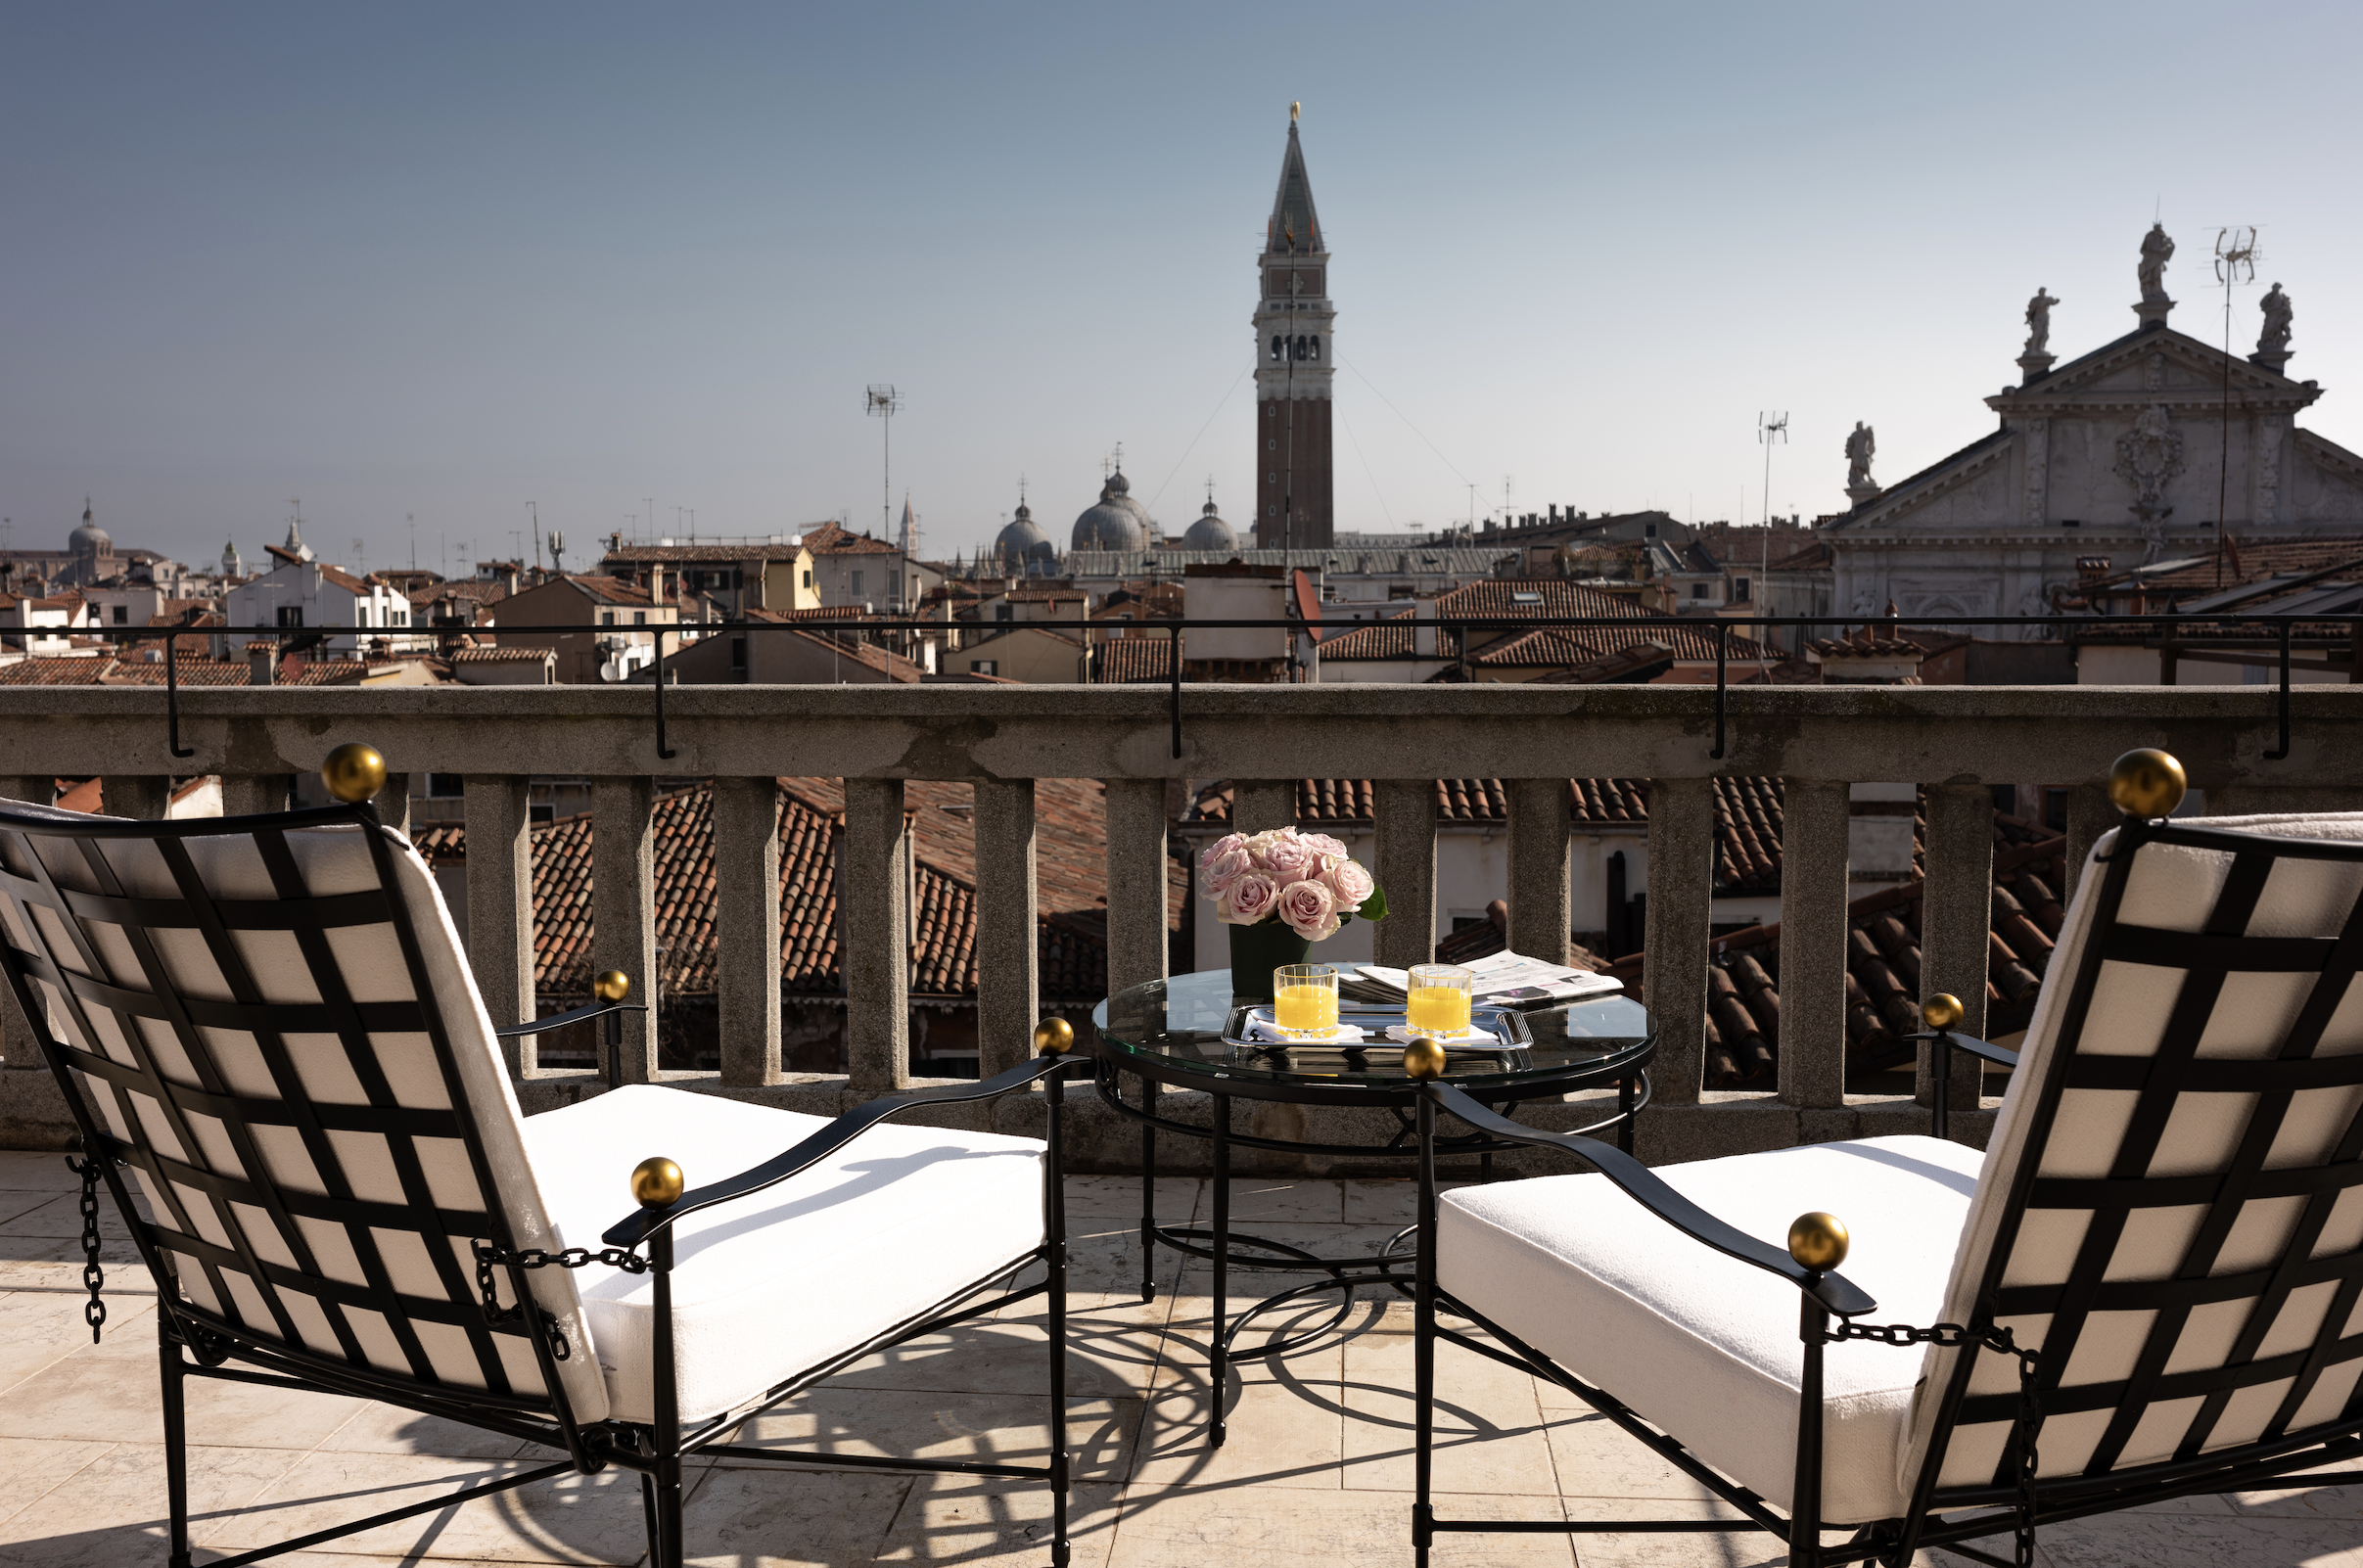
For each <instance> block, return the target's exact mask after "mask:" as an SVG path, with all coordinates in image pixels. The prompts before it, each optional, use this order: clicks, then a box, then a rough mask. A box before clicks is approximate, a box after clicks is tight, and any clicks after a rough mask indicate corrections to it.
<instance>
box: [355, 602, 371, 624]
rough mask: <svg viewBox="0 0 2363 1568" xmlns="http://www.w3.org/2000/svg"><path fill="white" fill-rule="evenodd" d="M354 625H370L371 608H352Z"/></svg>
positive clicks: (359, 605) (364, 606) (358, 606)
mask: <svg viewBox="0 0 2363 1568" xmlns="http://www.w3.org/2000/svg"><path fill="white" fill-rule="evenodd" d="M352 623H353V624H354V625H356V626H366V625H368V624H369V606H367V605H365V604H356V605H354V606H353V607H352Z"/></svg>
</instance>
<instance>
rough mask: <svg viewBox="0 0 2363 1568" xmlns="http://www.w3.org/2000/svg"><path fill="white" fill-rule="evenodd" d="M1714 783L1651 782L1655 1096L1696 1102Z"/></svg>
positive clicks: (1647, 950)
mask: <svg viewBox="0 0 2363 1568" xmlns="http://www.w3.org/2000/svg"><path fill="white" fill-rule="evenodd" d="M1714 878H1715V786H1714V781H1713V780H1711V779H1703V778H1661V779H1653V780H1651V781H1650V784H1649V903H1648V933H1647V938H1646V942H1645V946H1644V949H1643V950H1644V955H1645V956H1644V960H1643V981H1644V988H1645V1004H1646V1005H1647V1007H1648V1009H1649V1012H1650V1015H1651V1017H1652V1019H1653V1020H1654V1022H1655V1023H1656V1025H1657V1060H1656V1063H1655V1065H1653V1066H1652V1067H1651V1068H1650V1069H1649V1085H1650V1094H1651V1098H1652V1099H1653V1100H1654V1101H1655V1102H1656V1103H1658V1104H1661V1105H1694V1104H1696V1103H1697V1101H1698V1095H1699V1093H1700V1088H1701V1084H1703V1082H1704V1074H1705V1066H1706V967H1707V966H1706V957H1707V952H1706V945H1707V934H1708V928H1709V920H1710V916H1711V915H1712V913H1713V907H1714V904H1713V894H1714Z"/></svg>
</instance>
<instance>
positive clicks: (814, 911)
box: [417, 778, 1183, 1003]
mask: <svg viewBox="0 0 2363 1568" xmlns="http://www.w3.org/2000/svg"><path fill="white" fill-rule="evenodd" d="M844 800H845V792H844V787H843V784H842V782H841V781H839V780H836V779H814V778H797V779H782V780H781V781H780V792H779V813H780V814H779V822H780V957H781V975H782V986H783V988H784V990H785V991H786V992H789V993H798V992H802V993H806V994H814V993H820V994H842V992H843V991H844V977H843V973H842V968H841V963H842V954H841V951H840V945H839V942H840V939H839V935H838V928H837V887H838V876H837V867H836V858H835V857H836V844H837V835H836V832H835V829H836V826H837V824H838V823H839V822H840V821H841V820H842V816H843V812H844ZM904 801H905V806H906V807H907V808H908V809H909V810H910V811H911V813H912V835H913V840H914V848H915V850H916V859H917V862H918V879H917V880H918V907H917V915H918V919H917V922H916V924H917V931H918V936H917V941H916V942H915V943H914V945H913V947H912V953H911V977H910V990H911V994H912V995H914V996H940V997H973V996H974V995H975V994H976V829H975V823H974V821H973V820H972V815H973V813H972V810H971V807H973V806H974V792H973V791H972V790H971V789H970V788H969V786H967V785H965V784H949V783H940V782H935V781H929V780H912V781H911V782H910V783H909V784H907V785H906V786H905V793H904ZM1103 801H1104V790H1103V787H1102V786H1101V785H1099V784H1098V783H1096V782H1094V781H1091V780H1087V779H1043V780H1041V781H1040V782H1039V783H1038V785H1037V786H1036V795H1035V811H1036V818H1037V821H1038V823H1039V824H1040V826H1039V831H1038V839H1037V848H1036V872H1035V878H1036V888H1037V897H1038V900H1039V907H1040V909H1041V910H1042V915H1041V930H1040V939H1041V948H1040V950H1041V963H1042V994H1043V1001H1044V1002H1045V1003H1049V1002H1062V1003H1074V1002H1089V1001H1096V1000H1098V999H1099V997H1101V996H1103V995H1105V994H1106V992H1107V984H1106V982H1107V939H1106V930H1107V924H1106V906H1105V901H1104V900H1105V885H1106V860H1105V856H1106V845H1107V839H1106V811H1105V807H1104V805H1103ZM595 831H596V827H595V818H594V817H591V816H576V817H568V818H566V819H564V820H563V821H559V822H553V823H546V824H544V825H542V826H540V827H537V828H535V829H534V830H533V913H534V950H535V963H534V973H535V977H536V980H537V983H538V985H539V987H540V989H541V990H542V992H543V993H544V994H545V995H549V996H572V995H580V994H583V993H584V992H586V991H587V990H588V975H589V966H590V963H591V961H592V960H591V940H592V929H591V864H592V854H591V847H592V843H593V835H594V833H595ZM713 831H714V829H713V791H712V790H711V789H710V788H708V787H703V786H701V787H699V788H696V789H690V790H684V791H682V792H680V793H679V794H676V795H671V796H667V797H666V798H664V799H663V800H660V801H659V802H658V803H657V805H656V812H655V823H654V837H655V841H656V844H655V848H656V877H655V884H656V890H657V899H656V903H657V909H656V913H657V941H658V942H659V943H660V944H664V945H666V946H667V947H668V949H669V950H668V951H667V952H665V953H664V954H662V964H661V968H662V974H663V982H664V987H665V992H666V994H668V995H692V994H699V993H706V994H711V993H712V992H713V991H714V989H715V978H716V977H715V954H714V930H713V907H714V861H713ZM466 842H467V841H466V830H465V829H464V828H463V827H461V826H459V825H456V824H453V825H444V826H439V827H435V828H432V829H429V830H427V831H425V832H423V833H421V834H420V835H419V836H418V839H417V843H418V846H419V850H420V853H423V854H426V855H427V856H428V857H429V858H430V859H450V858H460V859H464V858H465V856H466ZM1182 880H1183V879H1182V872H1181V870H1180V868H1179V867H1178V866H1171V865H1170V864H1169V875H1168V886H1167V918H1168V923H1169V925H1177V924H1178V923H1179V921H1180V918H1181V914H1182Z"/></svg>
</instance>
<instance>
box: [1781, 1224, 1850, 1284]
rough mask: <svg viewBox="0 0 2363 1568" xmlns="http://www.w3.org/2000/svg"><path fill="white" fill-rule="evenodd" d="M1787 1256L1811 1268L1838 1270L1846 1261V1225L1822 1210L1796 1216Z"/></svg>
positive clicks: (1790, 1229)
mask: <svg viewBox="0 0 2363 1568" xmlns="http://www.w3.org/2000/svg"><path fill="white" fill-rule="evenodd" d="M1788 1255H1789V1256H1790V1257H1791V1258H1794V1259H1795V1260H1796V1261H1797V1262H1798V1263H1800V1264H1803V1265H1804V1266H1805V1267H1806V1268H1812V1269H1816V1270H1827V1269H1831V1268H1836V1267H1837V1266H1838V1265H1840V1264H1842V1263H1844V1262H1845V1261H1846V1224H1845V1222H1844V1221H1842V1220H1840V1219H1839V1218H1838V1217H1837V1216H1836V1215H1834V1214H1824V1213H1823V1212H1822V1211H1821V1210H1819V1209H1815V1210H1813V1211H1811V1212H1810V1213H1807V1214H1801V1215H1799V1216H1797V1217H1796V1218H1795V1219H1794V1220H1792V1221H1790V1222H1789V1223H1788Z"/></svg>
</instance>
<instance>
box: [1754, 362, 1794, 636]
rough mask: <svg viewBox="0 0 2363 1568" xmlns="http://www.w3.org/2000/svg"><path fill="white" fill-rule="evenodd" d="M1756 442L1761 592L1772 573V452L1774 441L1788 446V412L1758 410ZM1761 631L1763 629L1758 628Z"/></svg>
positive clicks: (1759, 589)
mask: <svg viewBox="0 0 2363 1568" xmlns="http://www.w3.org/2000/svg"><path fill="white" fill-rule="evenodd" d="M1756 440H1757V442H1758V444H1760V445H1762V446H1763V448H1764V549H1763V558H1762V559H1761V560H1760V561H1758V562H1757V564H1756V584H1757V588H1758V591H1761V589H1762V585H1763V582H1764V578H1765V577H1766V576H1767V575H1769V574H1770V573H1771V571H1772V452H1773V445H1774V443H1775V441H1778V442H1779V443H1780V444H1781V445H1783V446H1786V445H1787V444H1788V410H1787V409H1785V408H1770V409H1760V410H1758V411H1757V414H1756ZM1757 629H1758V630H1763V629H1764V628H1763V627H1758V628H1757Z"/></svg>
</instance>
